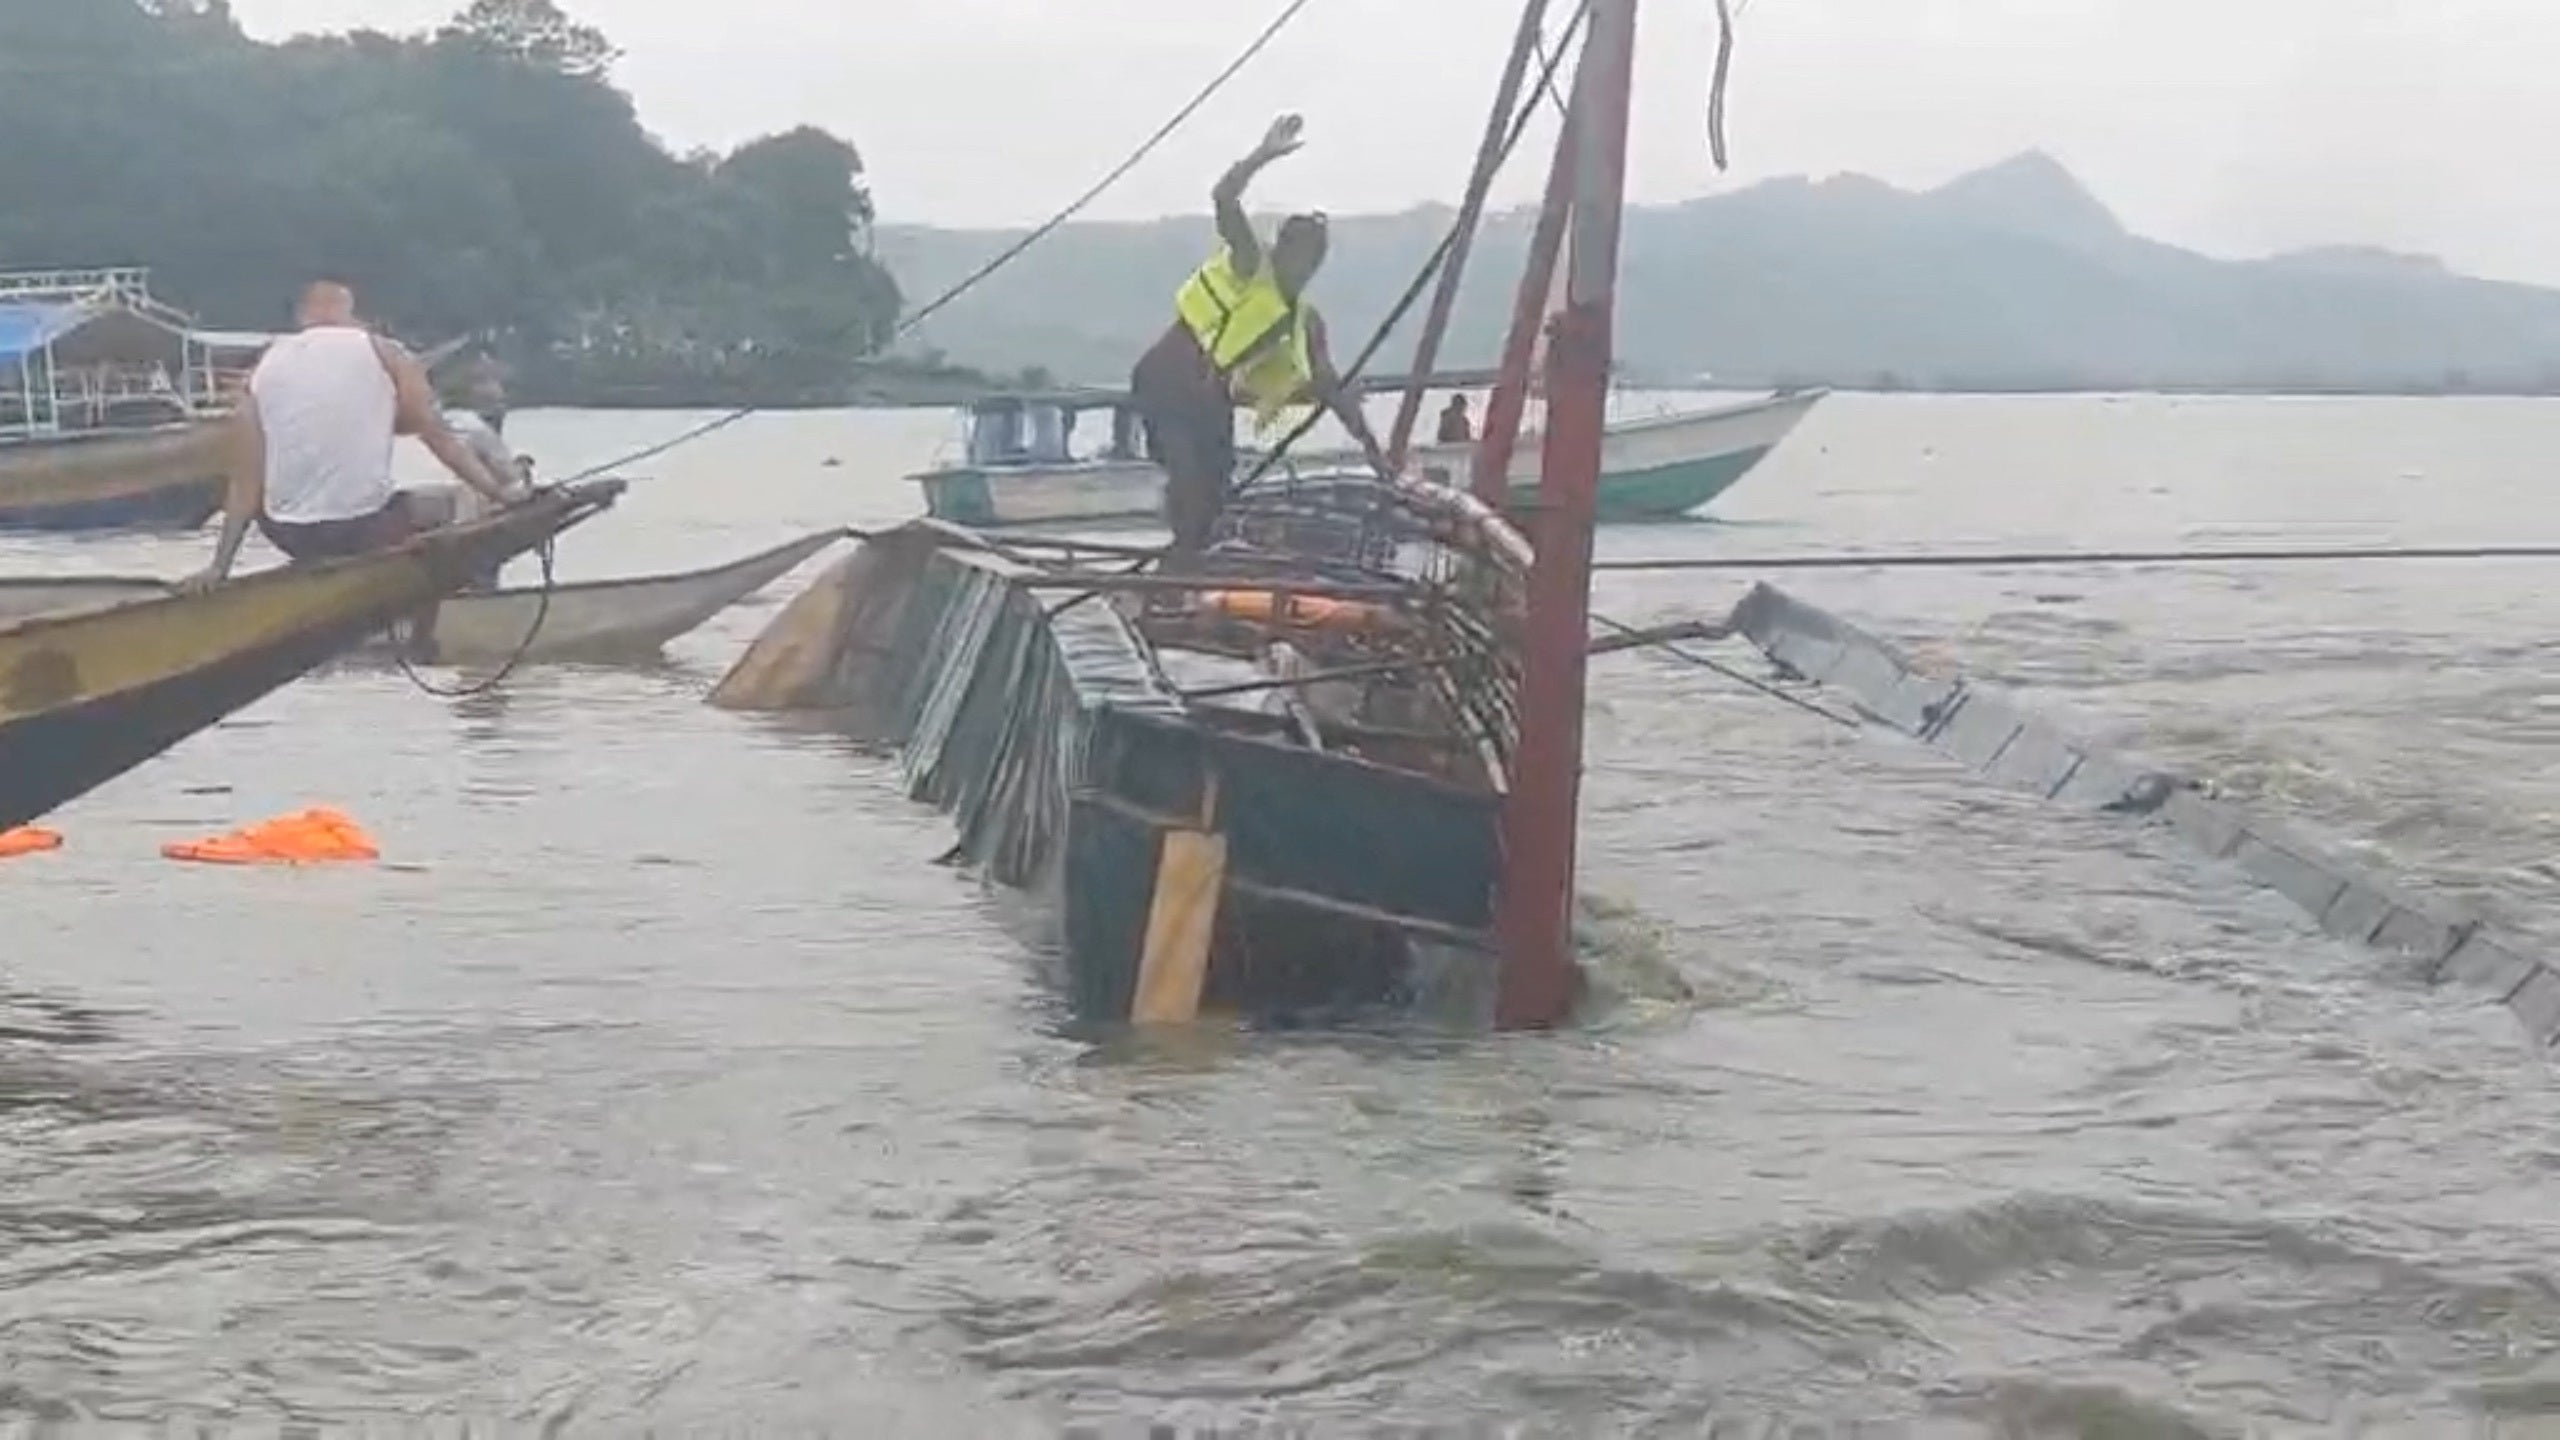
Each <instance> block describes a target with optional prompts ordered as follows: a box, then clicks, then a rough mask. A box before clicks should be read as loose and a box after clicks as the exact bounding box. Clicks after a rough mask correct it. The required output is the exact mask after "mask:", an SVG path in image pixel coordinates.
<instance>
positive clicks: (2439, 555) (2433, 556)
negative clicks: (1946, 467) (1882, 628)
mask: <svg viewBox="0 0 2560 1440" xmlns="http://www.w3.org/2000/svg"><path fill="white" fill-rule="evenodd" d="M2553 559H2560V545H2383V546H2335V547H2326V548H2320V549H2297V548H2286V549H2242V550H2011V551H1978V552H1967V551H1934V550H1922V551H1911V552H1906V553H1902V554H1885V555H1859V554H1852V553H1846V552H1843V553H1838V554H1812V555H1757V556H1754V555H1692V556H1676V555H1675V556H1665V557H1662V558H1660V559H1653V560H1595V561H1593V562H1592V565H1591V568H1592V569H1593V570H1961V569H1976V570H2005V569H2026V568H2031V567H2032V568H2044V567H2051V566H2069V565H2099V566H2111V565H2122V566H2134V565H2280V564H2286V563H2289V562H2295V561H2343V560H2553Z"/></svg>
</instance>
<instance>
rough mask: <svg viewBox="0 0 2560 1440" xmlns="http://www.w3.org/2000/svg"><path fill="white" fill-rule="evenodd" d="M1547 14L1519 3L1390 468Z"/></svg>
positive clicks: (1409, 424) (1542, 5) (1408, 440)
mask: <svg viewBox="0 0 2560 1440" xmlns="http://www.w3.org/2000/svg"><path fill="white" fill-rule="evenodd" d="M1546 18H1547V0H1528V3H1527V4H1526V5H1524V6H1522V7H1521V10H1520V30H1519V33H1518V34H1517V35H1515V36H1513V37H1512V41H1511V58H1510V60H1508V61H1507V62H1505V63H1504V65H1503V67H1502V80H1501V83H1499V84H1497V85H1496V86H1494V92H1493V109H1492V110H1491V111H1489V112H1487V113H1486V115H1485V120H1484V138H1483V139H1482V140H1481V141H1479V142H1477V145H1476V167H1475V173H1474V174H1473V175H1470V176H1469V177H1467V194H1466V198H1465V199H1464V200H1463V201H1461V202H1460V203H1459V209H1458V223H1457V225H1456V227H1455V228H1454V229H1453V230H1452V232H1451V237H1450V241H1449V258H1448V259H1446V260H1444V261H1442V262H1441V265H1440V281H1439V287H1438V288H1437V289H1435V290H1433V291H1432V292H1431V312H1430V314H1429V315H1428V316H1426V317H1425V318H1424V319H1423V322H1422V334H1421V335H1420V336H1419V337H1418V338H1417V339H1415V341H1414V342H1413V365H1412V367H1411V375H1410V378H1409V379H1408V380H1407V381H1406V383H1405V387H1404V398H1403V399H1401V400H1399V401H1398V402H1397V403H1396V420H1395V425H1394V427H1393V428H1391V429H1390V430H1389V431H1388V432H1387V466H1388V468H1389V469H1390V470H1398V471H1400V470H1402V469H1403V468H1404V460H1405V455H1406V453H1407V452H1408V450H1409V449H1410V448H1411V446H1412V444H1413V423H1414V421H1415V420H1417V419H1419V418H1420V417H1421V414H1422V392H1423V390H1424V389H1425V388H1427V387H1428V385H1429V383H1430V379H1431V372H1432V367H1433V366H1435V365H1436V364H1438V363H1439V359H1440V341H1441V339H1442V337H1444V336H1446V335H1447V334H1448V333H1449V315H1450V312H1451V311H1452V310H1454V309H1455V308H1456V306H1457V303H1458V282H1459V281H1461V280H1463V279H1464V278H1466V273H1467V252H1468V251H1469V250H1470V249H1471V248H1473V246H1474V244H1475V238H1476V227H1477V224H1478V222H1479V221H1481V220H1482V219H1483V216H1484V201H1485V195H1486V193H1487V192H1489V191H1490V190H1491V189H1492V188H1493V177H1494V176H1495V175H1496V174H1497V173H1499V172H1500V171H1501V169H1502V160H1503V157H1504V156H1505V155H1507V154H1509V153H1510V147H1509V146H1508V145H1507V144H1505V143H1504V137H1506V136H1507V135H1509V134H1510V131H1511V124H1512V120H1511V117H1512V112H1513V111H1514V110H1516V109H1517V108H1518V107H1519V103H1520V85H1521V82H1522V81H1524V80H1526V79H1527V78H1528V76H1529V61H1530V58H1531V57H1532V56H1534V55H1536V54H1537V53H1538V27H1539V26H1540V25H1542V24H1544V23H1545V22H1546Z"/></svg>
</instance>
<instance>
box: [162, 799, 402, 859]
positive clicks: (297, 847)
mask: <svg viewBox="0 0 2560 1440" xmlns="http://www.w3.org/2000/svg"><path fill="white" fill-rule="evenodd" d="M160 853H161V854H162V855H165V856H167V857H168V858H169V859H172V860H187V861H193V862H195V863H197V864H203V865H319V864H328V863H332V862H338V861H347V860H379V859H381V858H382V852H381V851H380V850H379V849H377V848H375V846H374V843H373V837H372V836H370V835H367V834H365V833H364V830H363V828H362V827H361V826H359V825H357V824H356V822H355V821H353V820H350V819H348V818H347V817H346V815H345V814H344V813H343V812H341V811H337V810H333V809H330V808H329V807H327V806H325V805H323V806H317V807H314V808H312V809H309V810H303V811H299V812H297V813H295V814H292V815H279V816H277V817H276V818H275V819H273V820H262V821H260V822H258V823H257V824H255V825H248V826H243V827H242V828H240V829H238V830H234V831H232V832H231V833H230V834H228V835H216V836H213V837H211V838H209V839H204V840H184V841H173V842H171V843H169V844H167V845H163V846H161V847H160Z"/></svg>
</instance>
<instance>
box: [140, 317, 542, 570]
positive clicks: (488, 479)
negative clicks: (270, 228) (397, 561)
mask: <svg viewBox="0 0 2560 1440" xmlns="http://www.w3.org/2000/svg"><path fill="white" fill-rule="evenodd" d="M294 320H295V323H296V325H297V327H298V328H297V330H296V333H294V334H292V335H288V336H286V337H285V338H284V339H281V340H278V341H277V342H275V343H274V344H273V345H270V346H268V347H267V352H266V354H265V355H263V356H261V357H259V360H258V366H257V369H255V370H254V371H252V372H251V373H250V375H249V384H248V393H247V395H246V396H245V397H244V398H243V399H242V401H241V403H240V405H239V407H238V408H237V409H236V410H235V411H234V412H233V414H232V418H231V421H230V424H231V446H230V465H229V469H230V475H231V485H230V490H229V492H228V494H227V497H226V500H225V503H224V506H223V519H222V538H221V539H220V540H219V541H218V542H216V544H215V546H214V552H213V564H212V565H211V566H210V567H209V568H207V569H206V570H205V572H204V573H203V574H201V575H198V576H196V577H195V578H194V579H192V580H191V581H189V582H188V587H189V588H191V589H199V590H200V589H206V588H210V587H211V586H214V585H217V584H220V583H221V582H222V581H223V579H225V578H226V577H227V576H229V575H230V573H231V566H232V562H233V561H234V560H235V559H237V558H238V556H239V552H240V545H241V542H242V541H243V540H245V539H247V538H248V532H249V527H250V526H251V525H252V524H255V525H256V526H257V527H258V532H259V533H260V534H262V535H264V536H266V537H267V541H268V543H269V544H272V545H274V546H275V547H276V548H277V549H278V550H281V551H283V552H284V553H285V555H286V556H287V557H288V558H291V559H294V560H322V559H331V558H335V557H337V556H342V555H357V554H362V553H364V552H366V551H369V550H380V549H386V548H388V547H390V546H394V545H398V544H400V543H402V542H403V541H406V540H408V539H409V538H411V537H412V536H415V535H417V534H419V533H421V532H423V531H425V530H428V529H431V528H433V527H434V524H435V520H434V518H433V517H432V516H430V515H429V514H428V513H427V512H426V510H425V509H424V507H422V506H420V505H418V504H417V503H415V501H414V499H413V497H411V496H409V495H407V494H405V493H404V492H402V491H399V490H396V489H394V488H393V487H392V484H391V447H392V442H393V439H394V437H395V436H399V435H415V436H417V437H418V438H419V439H420V440H422V441H424V442H425V443H426V447H427V449H429V450H430V451H432V452H434V454H435V457H436V458H437V459H438V460H441V461H443V462H444V466H445V468H446V469H448V470H451V471H452V472H453V474H454V478H456V479H458V480H460V481H461V482H462V483H463V484H465V485H467V486H469V487H471V488H472V489H473V490H476V491H478V492H479V493H480V494H482V495H484V496H486V497H488V498H489V499H490V500H491V501H493V502H495V503H497V504H501V505H503V504H507V503H509V502H511V501H513V500H515V499H517V498H519V497H520V496H521V495H522V493H523V487H522V486H521V485H520V484H518V483H517V482H516V479H515V477H514V476H512V475H505V474H493V473H491V471H490V468H489V467H488V466H485V465H483V464H482V463H481V462H480V461H479V459H478V458H477V457H476V456H474V455H473V454H472V453H471V451H470V449H469V448H468V447H466V446H465V445H464V444H463V443H462V441H461V440H459V439H458V438H456V437H455V435H454V433H453V431H452V429H451V427H449V426H447V425H446V424H445V421H444V416H443V413H442V412H441V411H440V410H439V409H438V408H437V405H436V396H435V391H434V390H433V389H432V388H431V387H430V386H429V385H428V383H427V375H426V369H425V367H424V366H422V365H420V364H419V363H418V362H417V360H416V358H415V357H413V356H411V355H410V354H409V352H408V351H406V350H403V349H401V348H400V347H399V346H398V345H395V344H393V343H391V342H390V341H388V340H384V339H382V338H381V337H379V336H377V335H375V334H374V333H373V332H372V331H370V330H367V329H366V328H364V326H363V325H362V324H361V323H359V322H358V321H357V319H356V303H355V292H353V291H352V290H349V289H348V288H347V287H346V286H345V285H342V284H339V283H337V282H335V281H329V280H323V281H319V282H317V283H315V284H313V285H312V286H310V287H309V288H308V289H306V290H304V291H303V292H302V299H301V301H300V303H299V304H298V305H296V307H295V309H294Z"/></svg>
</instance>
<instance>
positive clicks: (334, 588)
mask: <svg viewBox="0 0 2560 1440" xmlns="http://www.w3.org/2000/svg"><path fill="white" fill-rule="evenodd" d="M621 490H622V487H621V485H620V484H619V483H618V482H600V483H597V484H591V485H584V486H576V487H571V488H569V489H565V490H560V491H555V492H552V493H550V494H547V495H544V496H542V497H541V498H539V499H536V500H534V501H531V502H529V503H527V504H525V505H521V506H517V507H515V508H513V509H510V510H507V511H504V512H501V513H500V514H497V515H494V516H492V517H490V518H489V519H486V520H482V521H479V522H477V523H475V524H472V525H466V526H458V527H454V528H450V529H442V530H436V531H432V532H430V533H428V534H426V535H422V536H420V537H419V538H417V539H415V540H412V541H410V542H409V543H408V544H406V545H403V546H401V547H399V548H398V549H395V550H385V551H381V552H378V553H375V554H371V555H361V556H356V557H354V558H352V559H346V560H334V561H330V562H327V563H325V564H319V565H288V566H283V567H279V568H277V569H274V570H268V571H264V572H261V573H259V574H255V575H249V576H244V577H242V578H240V579H238V580H233V581H231V582H229V583H227V584H225V585H221V586H219V587H217V588H215V589H214V590H212V591H211V592H209V593H207V594H203V595H187V596H180V595H163V596H160V597H158V598H154V599H145V600H138V601H135V602H134V603H131V604H125V605H116V606H112V607H110V608H107V609H91V610H81V611H74V612H71V613H67V614H53V615H38V616H35V617H32V618H28V619H22V620H19V621H17V622H15V623H13V624H8V625H5V626H0V830H6V829H9V828H11V827H13V826H17V825H23V824H25V823H27V822H28V821H30V820H34V819H37V818H39V817H41V816H43V815H44V814H45V813H47V812H48V811H50V810H52V809H54V808H55V807H56V806H59V805H61V804H63V803H65V802H66V801H69V800H72V799H75V798H77V797H78V796H81V795H84V794H87V793H88V792H89V791H91V790H94V789H96V788H97V787H99V786H100V785H103V784H105V783H107V782H108V781H110V780H112V779H114V778H115V777H117V776H119V775H122V774H123V773H125V772H126V771H128V770H131V769H133V768H134V767H135V766H137V765H140V764H142V763H143V762H144V761H146V760H149V759H151V758H152V757H153V756H156V755H158V754H160V753H161V752H162V751H164V750H167V749H168V748H169V747H170V746H172V745H175V744H177V743H178V742H179V741H181V740H184V739H185V738H187V737H188V736H190V735H193V734H195V733H196V732H197V731H200V730H203V729H205V728H206V727H208V726H210V725H212V724H213V723H214V722H216V721H218V720H220V719H222V718H223V717H224V716H226V715H229V714H231V713H232V712H234V711H236V710H240V709H243V708H245V707H246V706H248V705H250V704H252V703H254V702H256V701H257V700H258V699H259V698H260V697H262V696H264V695H266V694H267V693H268V692H270V691H272V690H275V689H277V688H279V687H281V686H283V685H285V684H288V683H290V682H291V681H293V680H294V679H296V678H298V677H299V676H301V675H303V674H304V673H305V672H307V671H309V670H311V669H313V668H315V667H317V666H319V665H320V664H322V663H324V662H326V661H327V660H329V659H330V658H331V657H333V656H335V655H337V654H339V653H340V652H342V651H344V650H346V649H348V648H349V647H351V646H354V645H356V644H359V643H361V642H362V641H363V640H364V639H365V638H366V637H367V636H369V635H374V634H377V633H379V632H381V631H382V630H383V629H385V628H386V627H388V626H389V625H391V624H392V622H394V621H395V620H397V619H399V618H400V617H401V616H403V615H406V614H408V613H410V612H411V611H414V610H415V609H416V608H417V607H419V606H420V605H422V604H424V603H425V602H427V601H429V600H431V599H434V598H435V597H436V596H438V595H440V594H442V593H444V592H446V591H447V590H448V589H450V588H451V585H452V583H453V582H452V577H454V576H457V575H464V574H468V573H470V572H471V570H472V569H473V568H475V567H477V566H480V565H484V564H487V563H489V562H492V561H498V560H503V559H505V558H506V557H508V556H510V555H515V554H519V553H521V552H523V551H525V550H528V549H531V548H532V547H533V546H535V545H538V544H540V543H542V542H543V541H544V540H546V539H549V538H550V537H551V536H553V535H555V534H558V533H559V532H560V531H561V530H563V529H565V528H567V527H569V526H571V525H575V524H577V523H578V522H579V521H582V520H585V519H587V518H589V517H591V516H593V515H596V514H598V513H600V512H601V511H603V510H604V509H605V508H606V507H608V506H610V505H611V504H612V503H613V502H614V499H615V498H616V497H617V496H619V495H620V493H621Z"/></svg>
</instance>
